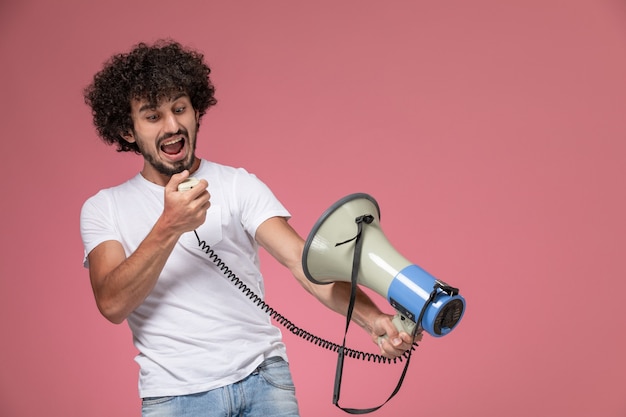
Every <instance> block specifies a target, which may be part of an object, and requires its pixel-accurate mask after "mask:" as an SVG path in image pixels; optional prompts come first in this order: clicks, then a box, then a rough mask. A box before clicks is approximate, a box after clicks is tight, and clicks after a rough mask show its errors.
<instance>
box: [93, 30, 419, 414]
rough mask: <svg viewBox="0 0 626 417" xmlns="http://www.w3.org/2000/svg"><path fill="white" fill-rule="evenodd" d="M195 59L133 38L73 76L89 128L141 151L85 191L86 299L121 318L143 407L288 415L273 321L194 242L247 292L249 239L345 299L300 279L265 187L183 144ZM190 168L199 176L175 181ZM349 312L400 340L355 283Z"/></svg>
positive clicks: (285, 374) (198, 100)
mask: <svg viewBox="0 0 626 417" xmlns="http://www.w3.org/2000/svg"><path fill="white" fill-rule="evenodd" d="M209 73H210V69H209V67H208V66H207V65H206V64H205V63H204V62H203V56H202V54H200V53H198V52H197V51H193V50H189V49H186V48H183V47H182V46H181V45H179V44H178V43H176V42H171V41H167V42H166V41H159V42H157V43H155V44H153V45H147V44H143V43H141V44H138V45H136V46H135V47H134V48H133V49H132V50H131V51H130V52H129V53H125V54H118V55H114V56H113V57H112V58H111V59H110V60H109V61H108V62H107V63H106V64H105V66H104V68H103V69H102V70H101V71H100V72H99V73H97V74H96V75H95V77H94V80H93V82H92V84H91V85H89V86H88V87H87V88H86V89H85V101H86V103H87V104H88V105H90V106H91V108H92V114H93V120H94V124H95V126H96V129H97V131H98V133H99V135H100V136H101V137H102V138H103V140H104V141H106V142H108V143H110V144H116V145H117V146H118V150H119V151H133V152H136V153H138V154H141V155H142V156H143V158H144V165H143V169H142V170H141V172H140V173H138V174H137V175H136V176H135V177H133V178H131V179H130V180H128V181H127V182H125V183H123V184H121V185H118V186H116V187H113V188H109V189H104V190H101V191H100V192H99V193H97V194H96V195H94V196H93V197H91V198H90V199H88V200H87V201H86V202H85V204H84V206H83V209H82V212H81V235H82V238H83V242H84V246H85V253H86V259H85V265H86V266H88V268H89V276H90V279H91V285H92V287H93V292H94V295H95V299H96V303H97V306H98V308H99V310H100V312H101V313H102V314H103V315H104V316H105V317H106V318H107V319H108V320H110V321H111V322H113V323H122V322H123V321H124V320H126V321H127V322H128V325H129V326H130V328H131V330H132V333H133V339H134V343H135V346H136V347H137V349H138V350H139V354H138V356H137V358H136V360H137V362H138V364H139V366H140V375H139V393H140V396H141V398H142V402H143V403H142V404H143V405H142V409H143V415H144V416H182V415H184V416H200V415H203V416H207V415H231V414H233V415H234V414H236V415H254V416H256V415H258V416H265V415H267V416H297V415H298V405H297V402H296V398H295V389H294V386H293V382H292V380H291V374H290V372H289V368H288V364H287V362H286V359H287V356H286V351H285V346H284V344H283V342H282V340H281V334H280V331H279V329H278V328H276V327H274V326H273V325H272V323H271V320H270V318H269V316H268V315H267V314H266V313H265V312H263V311H262V310H261V309H259V308H258V306H257V305H255V304H254V303H253V302H251V301H250V300H249V299H248V298H247V297H246V296H245V295H243V294H242V293H241V291H240V290H239V289H238V288H237V287H235V286H234V285H233V284H232V283H231V282H230V280H229V279H227V278H226V277H225V276H224V273H223V270H222V269H221V268H220V267H219V266H218V265H216V262H215V259H214V257H212V256H209V254H213V252H210V251H209V250H208V249H207V246H209V247H210V250H214V251H215V254H217V255H218V256H219V257H220V259H221V260H222V261H223V263H224V264H225V265H227V266H228V267H229V268H231V269H232V270H233V272H234V273H235V274H237V276H238V277H239V279H241V280H242V281H243V282H244V283H245V285H246V286H247V287H248V288H250V289H251V290H252V291H254V292H255V293H256V294H258V295H259V296H263V288H264V287H263V278H262V276H261V273H260V271H259V262H258V253H257V249H258V246H259V245H260V246H261V247H263V248H265V249H266V250H267V251H268V252H269V253H270V254H271V255H272V256H274V257H275V258H276V259H277V260H278V261H279V262H280V263H281V264H283V265H284V266H286V267H287V268H288V269H289V270H290V271H291V274H293V276H294V277H295V278H296V279H297V280H298V281H299V282H300V284H302V286H303V287H304V288H305V289H306V290H307V291H308V292H309V293H311V294H313V295H314V296H315V297H317V298H318V299H319V300H320V301H321V302H322V303H323V304H324V305H326V306H328V307H329V308H331V309H332V310H334V311H336V312H339V313H342V314H345V313H346V310H347V306H348V301H349V294H350V285H349V283H344V282H342V283H334V284H329V285H315V284H312V283H311V282H310V281H308V280H307V279H306V277H305V275H304V272H303V270H302V265H301V257H302V250H303V247H304V241H303V239H302V238H301V237H300V236H299V235H298V234H297V233H296V232H295V231H294V230H293V229H292V228H291V227H290V225H289V224H288V222H287V219H288V218H289V216H290V214H289V212H288V211H287V210H286V209H285V208H284V207H283V206H282V205H281V203H280V202H279V201H278V200H277V199H276V198H275V197H274V195H273V194H272V193H271V191H270V190H269V189H268V188H267V187H266V186H265V185H264V184H263V183H262V182H261V181H260V180H259V179H257V178H256V177H255V176H254V175H252V174H250V173H248V172H246V171H245V170H244V169H242V168H232V167H227V166H223V165H220V164H217V163H214V162H210V161H207V160H204V159H200V158H197V157H196V155H195V149H196V140H197V133H198V128H199V126H200V120H201V119H202V116H203V115H204V114H205V113H206V111H207V110H208V108H209V107H210V106H212V105H215V103H216V100H215V98H214V91H215V90H214V87H213V85H212V83H211V81H210V79H209ZM190 176H193V177H196V178H198V179H199V183H198V184H197V185H196V186H194V187H193V188H191V189H189V190H186V191H179V190H178V187H179V185H180V184H181V183H183V182H184V181H185V180H186V179H187V178H188V177H190ZM353 320H354V321H355V322H356V323H357V324H359V325H360V326H361V327H362V328H363V329H365V330H366V331H367V332H368V333H369V334H370V335H371V337H372V340H373V341H374V342H375V343H377V341H378V337H379V336H381V335H387V336H389V337H388V339H386V340H385V341H384V342H382V343H381V344H380V349H381V353H382V354H384V355H385V356H387V357H397V356H400V355H402V354H403V353H404V352H405V351H406V350H407V349H410V348H411V345H412V343H413V340H412V339H411V337H410V336H409V335H408V334H406V333H401V334H399V333H398V331H397V330H396V328H395V326H394V325H393V324H392V323H391V317H390V316H388V315H386V314H383V313H382V312H381V311H380V310H379V309H378V308H377V307H376V306H375V305H374V303H373V302H372V301H371V300H370V299H369V298H368V297H367V296H366V295H365V294H364V293H362V292H360V291H359V292H358V296H357V303H356V306H355V310H354V313H353ZM225 399H226V400H225ZM244 399H245V401H244ZM240 412H241V413H242V414H239V413H240ZM224 413H226V414H224Z"/></svg>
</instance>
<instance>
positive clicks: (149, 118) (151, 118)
mask: <svg viewBox="0 0 626 417" xmlns="http://www.w3.org/2000/svg"><path fill="white" fill-rule="evenodd" d="M158 119H159V115H158V114H154V113H152V114H147V115H146V120H147V121H149V122H155V121H157V120H158Z"/></svg>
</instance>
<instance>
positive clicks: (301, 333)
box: [194, 230, 418, 363]
mask: <svg viewBox="0 0 626 417" xmlns="http://www.w3.org/2000/svg"><path fill="white" fill-rule="evenodd" d="M194 233H195V235H196V238H197V239H198V246H199V247H200V248H201V249H202V251H203V252H204V253H206V254H207V255H208V256H209V259H211V260H212V261H213V263H214V264H215V265H216V266H217V268H218V269H219V270H220V271H222V273H223V274H224V275H226V277H227V278H228V279H230V281H231V282H232V283H233V285H235V286H236V287H237V288H239V290H241V292H242V293H243V294H244V295H246V296H247V297H248V298H249V299H250V300H252V302H253V303H255V304H256V305H257V306H259V308H260V309H261V310H263V311H265V312H266V313H268V314H269V315H270V317H271V318H272V319H274V320H276V322H278V323H280V324H281V325H282V326H283V327H285V328H286V329H287V330H289V331H290V332H291V333H292V334H294V335H296V336H298V337H300V338H302V339H304V340H306V341H308V342H311V343H313V344H315V345H317V346H320V347H322V348H324V349H327V350H331V351H333V352H338V351H339V349H341V348H342V347H341V346H340V345H338V344H336V343H333V342H330V341H328V340H325V339H322V338H321V337H318V336H315V335H313V334H311V333H309V332H307V331H306V330H304V329H302V328H300V327H298V326H296V325H295V324H294V323H292V322H291V321H290V320H288V319H287V318H286V317H285V316H283V315H282V314H280V313H278V312H277V311H276V310H274V309H273V308H272V307H271V306H269V305H268V304H267V303H266V302H265V301H263V299H262V298H261V297H259V296H258V295H257V294H255V293H254V292H253V291H252V290H251V289H250V288H248V286H247V285H246V284H245V283H244V282H243V281H242V280H241V279H239V277H238V276H237V275H236V274H235V273H234V272H233V271H231V269H230V268H229V267H228V266H227V265H226V264H225V263H224V261H222V259H221V258H220V257H219V256H218V255H217V254H216V253H215V251H214V250H213V249H212V248H211V247H210V246H209V245H208V244H207V243H206V242H205V241H204V240H201V239H200V236H198V232H196V231H195V230H194ZM416 346H418V345H417V343H414V344H413V346H412V347H411V350H410V351H414V350H415V347H416ZM343 350H344V354H345V356H347V357H350V358H355V359H361V360H366V361H368V362H378V363H398V362H402V361H403V360H405V359H407V358H408V357H409V356H410V351H405V352H404V353H403V354H402V355H401V356H399V357H397V358H393V359H390V358H387V357H385V356H382V355H379V354H375V353H368V352H363V351H360V350H355V349H351V348H347V347H344V348H343Z"/></svg>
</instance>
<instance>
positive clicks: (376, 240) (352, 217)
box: [302, 193, 465, 337]
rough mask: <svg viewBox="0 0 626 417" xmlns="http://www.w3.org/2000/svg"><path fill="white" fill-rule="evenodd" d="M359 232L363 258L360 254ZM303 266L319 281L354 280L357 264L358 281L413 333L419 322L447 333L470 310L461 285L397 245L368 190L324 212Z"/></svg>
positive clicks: (436, 333)
mask: <svg viewBox="0 0 626 417" xmlns="http://www.w3.org/2000/svg"><path fill="white" fill-rule="evenodd" d="M364 216H365V218H366V223H367V224H365V225H363V226H362V228H361V230H360V234H359V229H358V224H357V219H363V217H364ZM357 234H359V236H358V238H359V239H361V242H360V244H361V248H360V256H359V259H355V244H356V240H357ZM357 265H358V266H357ZM302 266H303V269H304V274H305V275H306V277H307V279H309V281H311V282H314V283H316V284H330V283H332V282H336V281H347V282H352V274H353V269H354V268H353V267H354V266H357V268H358V271H356V273H357V283H358V284H359V285H363V286H365V287H367V288H370V289H371V290H373V291H375V292H376V293H378V294H379V295H381V296H383V297H385V298H386V299H387V301H389V303H390V304H391V306H392V307H393V308H394V309H395V310H396V312H397V314H396V316H395V317H394V320H393V322H394V324H395V325H396V327H397V328H398V330H399V331H406V332H407V333H409V334H412V333H413V331H414V330H415V328H416V327H418V328H421V329H423V330H424V331H426V332H427V333H428V334H430V335H432V336H434V337H441V336H445V335H447V334H449V333H450V332H451V331H452V330H453V329H454V328H455V327H456V326H457V325H458V324H459V322H460V320H461V318H462V317H463V313H464V311H465V299H464V298H463V297H462V296H461V295H459V293H458V290H457V289H456V288H453V287H450V286H449V285H447V284H446V283H445V282H443V281H441V280H438V279H436V278H435V277H433V276H432V275H431V274H429V273H428V272H426V271H425V270H424V269H422V268H421V267H419V266H418V265H415V264H414V263H412V262H409V261H408V260H407V259H406V258H404V257H403V256H402V255H401V254H400V253H398V251H396V250H395V249H394V248H393V246H392V245H391V244H390V243H389V241H388V240H387V238H386V237H385V235H384V234H383V232H382V230H381V228H380V208H379V206H378V203H377V202H376V200H375V199H374V198H373V197H372V196H370V195H368V194H363V193H357V194H351V195H348V196H346V197H344V198H342V199H341V200H339V201H337V202H336V203H335V204H333V205H332V206H331V207H330V208H328V209H327V210H326V211H325V212H324V214H322V216H321V217H320V218H319V220H318V221H317V222H316V223H315V225H314V226H313V229H312V230H311V232H310V233H309V236H308V238H307V240H306V243H305V246H304V253H303V256H302Z"/></svg>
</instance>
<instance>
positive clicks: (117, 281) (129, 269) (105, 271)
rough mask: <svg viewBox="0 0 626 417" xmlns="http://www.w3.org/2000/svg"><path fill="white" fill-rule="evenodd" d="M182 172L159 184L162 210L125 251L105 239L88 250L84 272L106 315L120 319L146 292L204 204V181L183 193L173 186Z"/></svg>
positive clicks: (192, 226)
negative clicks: (138, 240) (137, 241)
mask: <svg viewBox="0 0 626 417" xmlns="http://www.w3.org/2000/svg"><path fill="white" fill-rule="evenodd" d="M187 176H188V173H187V172H186V171H185V172H184V173H181V174H177V175H174V176H173V177H172V179H171V180H170V182H169V183H168V184H167V185H166V187H165V196H164V202H165V203H164V209H163V213H162V214H161V216H160V217H159V219H158V220H157V222H156V223H155V225H154V226H153V228H152V230H151V231H150V233H149V234H148V235H147V236H146V238H145V239H144V240H143V241H142V242H141V244H140V245H139V246H138V247H137V249H136V250H135V251H134V252H133V253H132V254H131V255H130V256H128V257H126V254H125V252H124V248H123V247H122V244H121V243H120V242H117V241H114V240H107V241H104V242H102V243H100V244H99V245H98V246H96V247H95V248H94V249H93V250H92V251H91V252H90V253H89V255H88V258H89V277H90V280H91V286H92V289H93V293H94V296H95V299H96V304H97V305H98V309H99V310H100V312H101V313H102V315H103V316H104V317H106V318H107V319H108V320H109V321H111V322H113V323H116V324H119V323H121V322H123V321H124V320H125V319H126V318H127V317H128V315H129V314H130V313H132V312H133V311H134V310H135V309H136V308H137V307H138V306H139V305H141V303H143V301H144V300H145V299H146V297H147V296H148V295H149V294H150V292H151V291H152V289H153V288H154V286H155V284H156V282H157V280H158V279H159V275H160V274H161V271H162V270H163V267H164V266H165V263H166V262H167V259H168V258H169V256H170V254H171V253H172V250H173V249H174V246H175V245H176V242H177V241H178V239H179V238H180V236H181V235H182V234H183V233H185V232H187V231H190V230H194V229H195V228H197V227H198V226H200V225H201V224H202V223H204V219H205V217H206V211H207V209H208V208H209V206H210V202H209V197H210V196H209V193H208V191H207V186H208V184H207V183H206V181H204V180H201V182H200V184H198V185H197V186H196V187H194V189H192V190H190V191H186V192H184V193H181V192H178V190H177V187H178V184H180V183H181V182H182V181H183V180H184V179H185V178H187Z"/></svg>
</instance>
